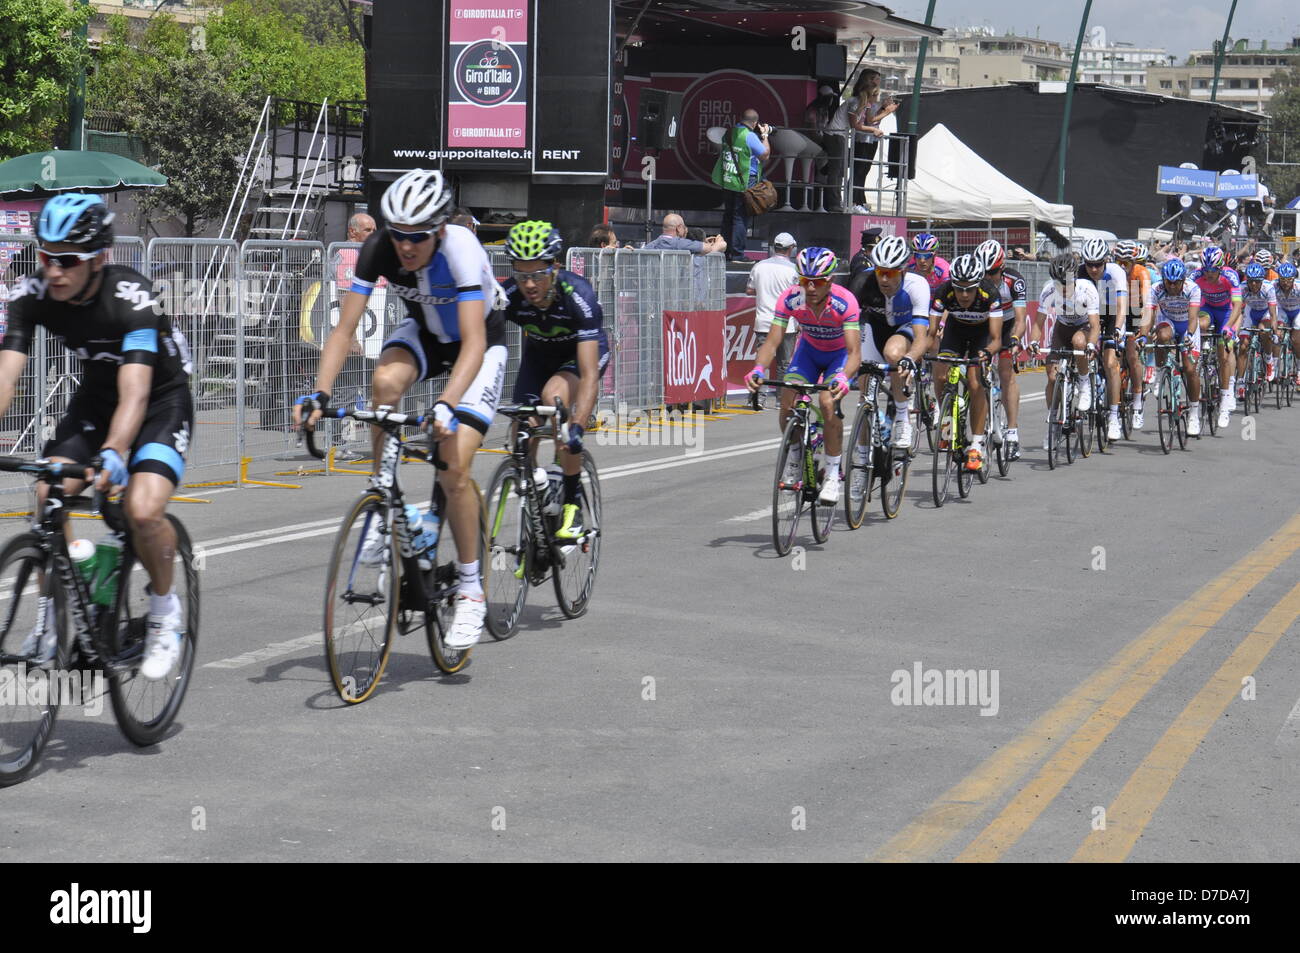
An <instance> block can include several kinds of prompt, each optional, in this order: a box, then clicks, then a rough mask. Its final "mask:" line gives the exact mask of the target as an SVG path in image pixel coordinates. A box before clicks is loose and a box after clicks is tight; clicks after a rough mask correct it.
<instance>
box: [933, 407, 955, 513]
mask: <svg viewBox="0 0 1300 953" xmlns="http://www.w3.org/2000/svg"><path fill="white" fill-rule="evenodd" d="M952 403H953V396H952V394H948V395H947V396H945V397H944V399H943V404H942V405H941V406H940V408H939V419H938V421H936V423H935V434H934V470H933V472H932V474H931V492H932V493H933V495H934V505H935V506H943V504H944V503H946V502H948V487H949V485H950V484H951V483H952V472H953V452H952V438H951V434H952V430H953V421H952ZM945 429H946V430H947V431H948V434H949V437H948V439H946V440H945V439H944V437H943V433H944V430H945Z"/></svg>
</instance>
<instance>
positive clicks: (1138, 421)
mask: <svg viewBox="0 0 1300 953" xmlns="http://www.w3.org/2000/svg"><path fill="white" fill-rule="evenodd" d="M1142 423H1143V419H1142V411H1140V410H1137V409H1134V411H1133V429H1134V430H1141V429H1142Z"/></svg>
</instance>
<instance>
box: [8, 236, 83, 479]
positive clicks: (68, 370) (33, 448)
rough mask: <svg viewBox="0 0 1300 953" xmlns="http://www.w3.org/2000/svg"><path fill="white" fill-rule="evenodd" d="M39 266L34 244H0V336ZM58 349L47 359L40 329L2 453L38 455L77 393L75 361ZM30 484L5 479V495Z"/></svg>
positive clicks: (19, 240) (13, 240)
mask: <svg viewBox="0 0 1300 953" xmlns="http://www.w3.org/2000/svg"><path fill="white" fill-rule="evenodd" d="M37 267H38V266H37V262H36V242H35V240H34V239H32V238H29V237H25V236H13V237H10V236H5V238H4V240H3V241H0V333H2V332H3V330H4V329H5V328H6V327H8V323H9V314H8V305H7V301H8V299H9V295H10V294H11V293H13V291H14V290H15V288H16V287H17V285H18V284H19V283H20V282H22V281H24V280H26V279H27V278H29V277H31V276H32V275H34V274H35V273H36V269H37ZM54 350H55V351H56V352H57V353H56V354H53V355H50V354H48V352H47V348H46V337H45V331H44V329H42V328H38V329H37V332H36V337H35V339H34V340H33V341H32V347H31V353H30V356H29V357H28V360H27V366H26V368H24V370H23V375H22V377H21V379H20V380H19V381H18V384H17V386H16V387H15V388H14V399H13V403H12V404H10V406H9V410H8V411H7V412H6V413H5V415H4V417H3V418H0V453H20V454H35V453H38V452H39V451H40V449H41V446H42V445H43V444H44V442H45V440H46V439H47V437H48V436H49V434H50V433H52V432H53V426H54V424H55V423H57V421H58V419H59V415H60V414H61V413H62V412H63V408H64V407H66V406H67V402H68V398H69V397H70V396H71V394H72V392H73V391H74V390H75V389H76V386H77V378H76V377H75V375H74V369H73V368H72V367H71V365H70V361H71V357H70V356H68V355H65V352H64V351H63V349H62V348H55V349H54ZM30 484H31V481H30V480H28V479H27V478H26V477H24V476H22V475H21V474H18V473H5V474H0V493H4V494H22V493H25V492H26V491H27V489H28V487H29V486H30Z"/></svg>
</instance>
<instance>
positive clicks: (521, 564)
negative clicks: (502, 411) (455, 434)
mask: <svg viewBox="0 0 1300 953" xmlns="http://www.w3.org/2000/svg"><path fill="white" fill-rule="evenodd" d="M519 478H520V472H519V470H518V468H517V467H516V466H515V462H514V461H513V460H509V459H507V460H502V461H501V463H500V465H499V466H498V467H497V468H496V472H495V473H493V474H492V480H491V481H490V482H489V483H488V494H487V513H488V547H487V559H486V560H484V563H483V575H484V576H485V577H486V578H487V580H488V582H489V585H488V586H487V587H486V589H487V591H488V592H490V593H491V596H490V597H489V598H488V600H487V620H486V621H487V630H488V632H490V633H491V635H492V638H494V639H496V640H497V641H502V640H504V639H508V638H510V636H512V635H514V634H515V632H516V631H517V630H518V628H519V616H520V614H521V613H522V612H523V611H524V604H525V603H526V602H527V601H528V565H529V562H530V561H531V559H532V530H531V528H530V520H529V517H528V504H527V501H526V500H525V499H524V497H523V495H522V494H523V491H522V489H521V488H520V486H519Z"/></svg>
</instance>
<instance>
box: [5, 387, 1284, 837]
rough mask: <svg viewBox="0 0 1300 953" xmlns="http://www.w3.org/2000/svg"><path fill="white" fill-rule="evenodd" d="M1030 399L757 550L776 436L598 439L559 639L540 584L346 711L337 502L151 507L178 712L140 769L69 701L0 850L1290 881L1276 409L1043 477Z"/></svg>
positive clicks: (341, 494)
mask: <svg viewBox="0 0 1300 953" xmlns="http://www.w3.org/2000/svg"><path fill="white" fill-rule="evenodd" d="M1024 381H1025V384H1026V394H1027V396H1032V394H1033V393H1034V392H1035V391H1041V387H1042V377H1041V375H1029V376H1026V377H1025V378H1024ZM1042 408H1043V403H1042V400H1041V396H1040V397H1039V398H1038V399H1037V401H1036V402H1035V401H1032V400H1031V401H1029V402H1027V403H1026V405H1025V414H1024V421H1023V425H1022V431H1023V432H1024V434H1025V448H1026V453H1025V458H1024V459H1023V461H1022V462H1019V463H1017V464H1015V465H1014V467H1013V469H1012V471H1011V473H1010V475H1009V477H1008V478H1006V479H999V478H997V477H994V479H993V480H992V481H991V482H990V484H989V485H988V486H986V487H981V486H976V488H975V491H974V494H973V496H972V497H971V499H970V500H968V501H953V502H950V503H949V504H948V505H947V506H945V507H943V508H942V509H941V510H936V509H935V508H934V506H933V505H932V503H931V501H930V498H929V471H928V462H929V461H928V459H926V458H922V459H921V460H920V461H919V462H918V466H917V468H916V470H915V471H914V473H913V476H912V482H911V485H910V487H909V489H908V493H907V498H906V501H905V503H904V506H903V511H902V513H901V514H900V516H899V518H898V519H897V520H894V521H892V522H887V521H884V520H883V519H882V518H881V516H880V513H879V505H878V503H873V509H872V512H871V515H870V517H869V520H868V523H867V524H866V525H865V526H864V527H863V528H862V529H860V530H858V531H856V532H854V531H849V530H848V529H847V528H846V527H845V526H844V524H843V522H842V520H840V521H838V522H837V524H836V529H835V532H834V533H833V534H832V536H831V539H830V541H829V542H828V543H827V544H826V545H825V546H818V545H816V544H814V543H813V542H812V539H811V536H810V535H808V531H807V527H806V523H805V525H804V529H803V536H802V538H801V539H800V541H799V542H800V544H801V545H802V546H803V547H804V550H803V552H802V554H800V553H799V552H798V551H796V554H795V555H794V556H791V557H786V558H784V559H779V558H776V557H775V554H774V552H773V550H772V548H771V542H770V520H769V519H768V518H767V515H766V506H767V504H768V502H769V501H770V493H771V490H770V486H771V484H770V480H771V476H772V470H773V465H774V462H775V453H776V451H775V438H776V436H777V434H776V426H775V421H774V417H773V414H772V413H771V412H768V413H765V414H761V415H750V414H744V413H741V414H734V415H730V416H725V417H719V418H718V419H714V420H710V421H708V422H707V423H705V424H704V425H703V426H702V429H700V430H697V431H688V430H684V429H682V428H669V429H668V430H666V431H662V432H668V433H672V434H675V435H676V439H678V440H679V441H680V440H681V439H682V438H690V439H695V438H698V440H699V443H698V444H697V446H696V447H695V448H692V450H691V452H690V453H689V454H688V453H687V450H686V448H684V447H683V446H681V445H678V446H631V445H621V446H616V445H611V444H612V443H613V442H614V441H619V442H622V443H624V444H626V443H629V442H630V441H631V439H633V438H632V435H629V434H609V435H606V436H605V437H604V438H603V440H604V442H603V444H600V443H598V444H597V445H596V446H595V447H594V449H595V452H596V454H597V459H598V462H599V464H600V466H601V468H602V470H603V471H604V472H605V473H606V477H605V480H604V481H603V487H604V494H605V526H606V535H605V537H604V550H603V556H602V563H601V568H600V577H599V580H598V584H597V588H596V593H595V596H594V600H593V603H592V606H591V610H590V612H589V613H588V615H587V616H586V617H584V618H582V619H579V620H575V621H567V620H564V619H563V618H562V617H561V616H560V613H559V612H558V610H557V609H556V608H555V603H554V597H553V593H552V592H551V590H550V589H549V588H543V589H538V590H534V591H533V592H532V594H531V598H530V603H529V608H528V609H527V610H526V615H525V618H524V623H523V625H524V631H522V632H521V633H520V634H519V635H518V636H516V637H515V638H514V639H512V640H511V641H509V642H505V643H493V642H491V641H486V642H485V643H484V644H482V645H481V646H480V647H479V648H477V649H476V650H475V651H474V654H473V658H472V661H471V664H470V665H469V667H468V668H467V669H466V670H465V672H464V673H462V674H461V675H458V676H452V677H443V676H440V675H439V674H438V673H437V671H436V669H435V668H434V666H433V664H432V661H431V659H430V658H429V655H428V651H427V648H426V646H425V644H424V640H423V637H422V636H421V635H419V634H414V635H411V636H407V637H405V638H404V639H403V640H402V641H401V642H399V644H398V646H397V649H396V650H395V652H394V654H393V657H392V659H391V661H390V663H389V667H388V670H387V672H386V673H385V675H384V682H383V684H382V685H381V686H380V689H379V690H378V692H376V694H375V695H374V696H373V697H372V698H371V699H370V700H369V701H367V702H366V703H364V704H362V705H359V706H344V705H343V704H342V703H341V702H340V701H339V699H338V698H337V697H336V696H335V694H334V692H333V690H332V687H331V685H330V682H329V679H328V675H327V673H326V671H325V667H324V659H323V655H322V651H321V647H320V635H319V633H320V627H321V619H320V603H321V592H322V585H323V577H324V570H325V563H326V559H327V555H328V549H329V545H330V542H331V534H332V532H333V525H332V524H333V523H334V521H335V520H337V518H338V516H339V515H340V514H341V512H342V510H343V507H344V506H345V504H346V502H347V501H348V500H349V499H350V498H352V497H353V496H355V494H356V493H358V492H359V490H360V489H361V487H362V485H363V482H364V480H363V478H361V477H357V476H340V475H333V476H328V477H324V476H319V477H307V478H305V479H304V483H305V488H304V489H302V490H277V489H270V488H245V489H240V490H237V491H229V492H223V493H215V494H212V495H211V496H210V497H209V498H210V499H211V500H212V502H211V503H210V504H206V505H185V506H182V505H177V506H176V509H175V511H176V512H177V513H179V514H180V515H181V516H182V518H183V519H184V520H185V521H186V523H187V525H188V526H189V528H190V532H191V534H192V536H193V537H194V538H195V539H196V540H197V541H199V542H200V543H201V545H202V549H203V551H204V553H205V557H204V563H203V565H204V569H203V571H202V573H201V580H202V587H203V626H202V635H201V642H200V654H199V660H198V665H197V668H196V671H195V676H194V679H193V682H192V686H191V689H190V692H189V695H188V697H187V699H186V701H185V706H184V708H183V710H182V711H181V714H180V717H179V719H178V723H177V725H176V727H175V728H174V730H173V732H172V734H171V735H170V736H169V737H168V738H166V739H165V740H164V741H163V742H162V743H161V744H159V745H158V746H156V747H154V748H152V749H147V750H141V749H136V748H134V747H133V746H132V745H130V744H129V743H128V742H127V741H126V740H125V739H124V738H123V737H122V736H121V734H120V733H119V732H118V729H117V727H116V725H115V723H114V721H113V718H112V714H111V708H109V707H108V706H107V705H105V706H104V707H103V710H102V711H101V712H99V713H98V714H94V715H92V714H89V713H88V712H85V711H78V710H76V709H69V708H65V709H64V711H63V713H62V714H61V716H60V719H59V722H58V724H57V726H56V729H55V737H54V739H53V740H52V741H51V743H50V744H49V746H48V747H47V749H46V752H45V755H44V758H43V761H42V763H41V765H40V766H39V768H38V769H37V771H36V772H35V773H34V774H33V775H32V776H31V777H30V778H29V779H28V780H27V781H26V782H25V783H23V784H21V785H18V786H16V787H12V788H9V789H5V790H0V802H3V825H4V827H3V832H2V833H3V836H0V859H2V860H10V861H39V860H62V861H99V860H105V861H107V860H181V861H201V860H279V861H293V860H312V861H325V860H338V859H349V860H459V859H473V860H538V861H540V860H663V861H676V860H849V861H852V860H863V859H873V860H937V861H944V860H952V859H960V860H1009V861H1064V860H1070V859H1072V858H1077V859H1087V860H1131V861H1203V860H1215V861H1261V860H1284V861H1294V860H1296V859H1298V858H1300V830H1298V829H1297V828H1296V826H1295V824H1294V818H1295V816H1296V814H1297V808H1298V807H1300V795H1298V794H1297V791H1300V785H1298V784H1297V780H1298V778H1297V766H1298V765H1300V704H1298V701H1297V696H1300V649H1298V648H1297V644H1296V639H1295V626H1294V622H1295V620H1296V617H1297V615H1300V586H1295V579H1296V577H1297V575H1300V558H1298V557H1297V556H1296V552H1297V550H1300V517H1298V516H1297V510H1298V509H1300V506H1297V504H1296V502H1295V485H1296V483H1295V467H1294V448H1295V447H1297V446H1300V407H1297V409H1295V410H1283V411H1277V410H1272V409H1267V408H1266V409H1265V410H1264V411H1263V412H1262V413H1261V414H1260V415H1259V417H1258V419H1257V420H1256V421H1255V424H1256V426H1255V430H1254V438H1255V439H1253V440H1246V439H1242V427H1241V417H1240V416H1239V415H1237V416H1234V419H1233V424H1232V426H1231V428H1229V430H1228V431H1227V432H1226V433H1225V434H1223V435H1221V436H1219V437H1216V438H1209V437H1206V438H1204V439H1201V440H1199V441H1194V442H1193V443H1192V444H1190V446H1189V449H1188V450H1187V451H1185V452H1179V451H1175V452H1174V453H1173V454H1171V455H1169V456H1165V455H1162V454H1161V453H1160V451H1159V448H1158V446H1157V445H1156V438H1155V434H1154V432H1153V431H1152V432H1148V433H1146V434H1144V435H1142V436H1141V437H1140V438H1139V439H1137V440H1135V441H1133V442H1130V443H1127V444H1123V445H1121V446H1119V447H1117V448H1116V449H1115V450H1114V452H1112V453H1110V454H1107V455H1106V456H1104V457H1102V456H1098V455H1097V454H1095V453H1094V455H1093V456H1092V457H1090V458H1088V459H1085V460H1080V461H1077V462H1076V463H1075V464H1074V465H1073V466H1069V467H1065V468H1063V469H1058V470H1057V471H1055V472H1049V471H1048V469H1047V466H1046V461H1045V455H1044V454H1043V452H1042V451H1041V449H1039V448H1038V447H1039V445H1040V444H1041V439H1042V427H1043V424H1042V415H1043V414H1042ZM656 439H659V438H658V437H656ZM497 445H499V442H498V443H497ZM498 459H499V457H497V456H495V455H489V454H484V455H482V456H481V459H480V463H479V467H480V471H481V472H480V480H481V481H482V480H485V479H486V476H487V474H488V472H489V470H490V468H491V467H492V466H494V465H495V464H496V462H497V460H498ZM641 463H644V464H646V465H645V466H630V465H633V464H641ZM620 468H622V469H620ZM403 478H404V480H405V481H406V483H407V484H408V485H412V486H413V485H416V484H417V483H423V482H424V481H425V480H426V479H427V478H428V471H427V469H426V468H421V467H419V466H415V465H410V466H407V467H404V468H403ZM196 492H197V491H196ZM4 529H5V531H6V532H7V533H13V532H17V531H18V527H17V526H16V525H14V524H12V523H10V524H7V525H5V527H4ZM796 557H799V558H796ZM932 669H933V670H938V671H939V672H940V673H942V672H945V671H947V670H953V671H954V672H965V671H973V672H974V673H975V674H974V676H973V679H974V682H973V683H974V684H975V686H976V687H977V689H978V687H980V686H982V687H983V688H984V690H985V697H984V698H983V699H980V698H975V699H973V701H974V702H975V703H974V704H971V703H970V702H971V701H972V699H969V698H961V697H958V696H957V693H956V691H955V690H956V688H957V681H959V680H957V681H951V685H950V686H949V687H950V688H951V689H952V691H949V692H948V693H947V694H945V693H944V692H942V691H940V692H937V693H936V692H934V691H933V690H928V689H927V682H928V679H930V678H933V676H927V674H926V673H927V672H928V671H929V670H932ZM939 678H940V680H941V682H942V681H943V680H944V676H942V675H940V676H939ZM1243 679H1247V681H1246V682H1245V684H1243ZM914 682H916V683H919V684H917V685H914ZM962 684H963V685H964V684H965V683H964V682H963V683H962ZM913 687H917V688H919V689H920V691H918V692H917V693H916V696H915V697H909V696H911V695H912V692H911V689H912V688H913ZM905 689H906V690H905ZM976 694H978V691H977V692H976ZM1243 696H1246V697H1243ZM936 700H937V701H939V702H943V704H933V703H932V702H935V701H936ZM909 701H910V702H911V703H907V702H909ZM927 702H930V703H927ZM1103 824H1104V829H1103V828H1100V827H1099V825H1103Z"/></svg>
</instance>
